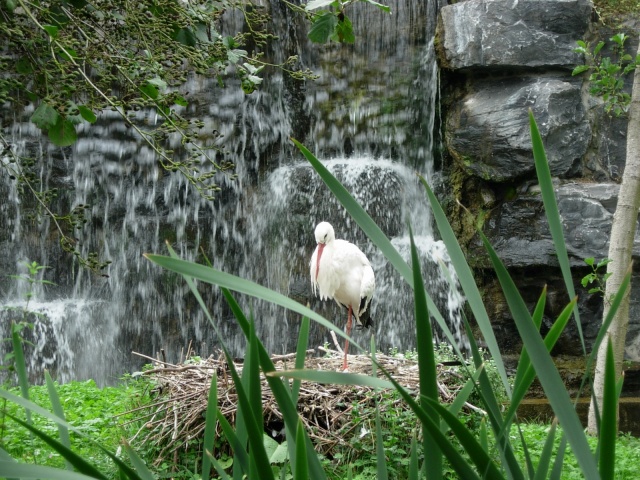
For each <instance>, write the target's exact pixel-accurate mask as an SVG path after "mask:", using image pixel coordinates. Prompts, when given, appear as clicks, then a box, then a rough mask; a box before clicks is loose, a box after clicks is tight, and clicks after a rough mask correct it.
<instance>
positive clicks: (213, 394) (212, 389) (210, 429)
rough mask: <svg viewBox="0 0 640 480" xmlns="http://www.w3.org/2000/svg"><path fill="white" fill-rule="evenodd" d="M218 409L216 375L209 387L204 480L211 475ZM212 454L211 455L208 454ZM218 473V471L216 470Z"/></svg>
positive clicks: (203, 462) (203, 449)
mask: <svg viewBox="0 0 640 480" xmlns="http://www.w3.org/2000/svg"><path fill="white" fill-rule="evenodd" d="M217 408H218V379H217V377H216V374H215V373H214V374H213V375H212V377H211V385H210V386H209V396H208V397H207V410H206V413H205V425H204V439H203V442H202V451H203V452H205V454H204V455H203V457H202V478H203V479H207V478H209V475H210V474H211V458H212V456H213V446H214V443H215V439H216V425H217V423H218V421H217V419H216V410H217ZM207 452H210V453H211V454H210V455H209V454H207ZM216 471H217V469H216Z"/></svg>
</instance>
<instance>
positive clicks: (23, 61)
mask: <svg viewBox="0 0 640 480" xmlns="http://www.w3.org/2000/svg"><path fill="white" fill-rule="evenodd" d="M16 72H18V73H20V74H22V75H29V74H30V73H31V72H33V65H32V64H31V62H30V61H29V59H28V58H27V57H21V58H20V59H19V60H18V61H17V62H16Z"/></svg>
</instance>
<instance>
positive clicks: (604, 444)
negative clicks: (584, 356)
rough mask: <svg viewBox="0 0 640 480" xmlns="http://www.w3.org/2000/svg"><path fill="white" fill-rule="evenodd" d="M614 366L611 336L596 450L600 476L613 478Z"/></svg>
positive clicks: (615, 412)
mask: <svg viewBox="0 0 640 480" xmlns="http://www.w3.org/2000/svg"><path fill="white" fill-rule="evenodd" d="M616 383H617V382H616V367H615V360H614V356H613V346H612V345H611V337H608V338H607V351H606V358H605V367H604V387H603V396H602V418H601V420H600V435H599V436H598V451H599V453H600V455H599V461H598V466H599V469H600V476H601V477H602V478H613V477H614V471H615V463H616V462H615V461H616V441H617V436H618V428H617V427H618V395H617V391H618V388H617V385H616Z"/></svg>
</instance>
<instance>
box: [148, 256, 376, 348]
mask: <svg viewBox="0 0 640 480" xmlns="http://www.w3.org/2000/svg"><path fill="white" fill-rule="evenodd" d="M144 256H145V257H146V258H147V259H149V260H151V261H152V262H153V263H155V264H157V265H160V266H161V267H163V268H165V269H167V270H171V271H172V272H176V273H179V274H181V275H183V276H186V277H191V278H195V279H197V280H201V281H203V282H207V283H211V284H213V285H218V286H219V287H223V288H226V289H228V290H232V291H234V292H238V293H244V294H246V295H249V296H252V297H255V298H259V299H261V300H266V301H267V302H269V303H272V304H274V305H280V306H281V307H284V308H286V309H288V310H291V311H292V312H296V313H299V314H300V315H303V316H307V317H309V318H310V319H311V320H314V321H315V322H317V323H319V324H320V325H322V326H323V327H326V328H328V329H329V330H333V331H335V332H336V334H337V335H339V336H341V337H342V338H344V339H348V340H349V343H350V344H352V345H354V346H355V347H356V348H357V349H358V350H360V351H363V350H364V349H363V348H362V347H361V346H360V345H359V344H358V343H357V342H355V341H354V339H353V338H351V337H349V336H347V334H346V333H344V331H343V330H342V329H341V328H338V327H336V326H335V325H334V324H333V323H331V322H330V321H328V320H327V319H326V318H324V317H323V316H322V315H319V314H317V313H316V312H314V311H313V310H311V309H310V308H308V307H305V306H303V305H302V304H300V303H298V302H296V301H295V300H292V299H290V298H289V297H287V296H286V295H283V294H281V293H278V292H275V291H273V290H270V289H268V288H266V287H263V286H262V285H258V284H257V283H254V282H251V281H249V280H245V279H243V278H240V277H237V276H235V275H231V274H229V273H225V272H222V271H220V270H216V269H215V268H210V267H206V266H204V265H198V264H197V263H193V262H189V261H186V260H181V259H178V258H171V257H166V256H164V255H153V254H148V253H145V254H144ZM246 334H247V333H246V332H245V335H246Z"/></svg>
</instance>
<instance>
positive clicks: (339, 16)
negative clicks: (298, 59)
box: [305, 0, 391, 43]
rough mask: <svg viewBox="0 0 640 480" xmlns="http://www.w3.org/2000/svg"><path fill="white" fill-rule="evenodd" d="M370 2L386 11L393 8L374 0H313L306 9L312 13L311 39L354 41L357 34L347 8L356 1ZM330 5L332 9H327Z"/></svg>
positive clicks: (323, 41)
mask: <svg viewBox="0 0 640 480" xmlns="http://www.w3.org/2000/svg"><path fill="white" fill-rule="evenodd" d="M357 2H360V3H363V2H364V3H368V4H371V5H374V6H376V7H377V8H379V9H380V10H381V11H383V12H385V13H391V8H390V7H388V6H386V5H383V4H381V3H378V2H375V1H373V0H346V1H342V0H311V1H310V2H309V3H307V5H306V7H305V10H306V11H307V12H309V13H311V29H310V30H309V34H308V36H309V40H311V41H312V42H315V43H327V42H329V41H330V40H331V41H334V42H338V43H353V42H354V41H355V35H354V33H353V25H352V23H351V20H350V19H349V17H348V16H347V15H346V9H347V7H349V6H350V5H353V4H354V3H357ZM326 7H329V8H330V10H325V8H326Z"/></svg>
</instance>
